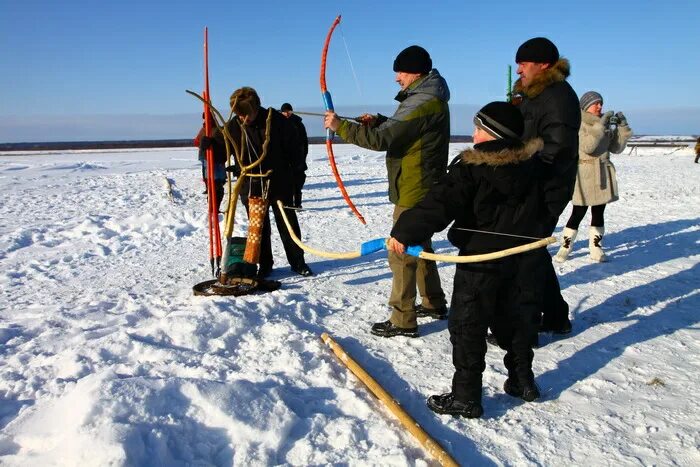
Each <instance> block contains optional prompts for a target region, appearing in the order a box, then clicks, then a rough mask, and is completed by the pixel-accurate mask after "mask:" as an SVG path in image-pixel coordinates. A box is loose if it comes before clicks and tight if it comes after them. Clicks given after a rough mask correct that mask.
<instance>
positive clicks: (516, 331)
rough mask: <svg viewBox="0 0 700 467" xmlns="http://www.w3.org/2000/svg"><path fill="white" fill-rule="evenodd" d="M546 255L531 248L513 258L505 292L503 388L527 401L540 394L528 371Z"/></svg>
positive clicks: (530, 365)
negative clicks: (507, 332)
mask: <svg viewBox="0 0 700 467" xmlns="http://www.w3.org/2000/svg"><path fill="white" fill-rule="evenodd" d="M548 259H549V258H548V255H547V253H546V251H544V250H535V251H532V252H529V253H524V254H522V255H520V256H519V257H516V258H514V265H513V271H514V272H515V275H514V278H513V279H512V281H511V283H510V286H509V288H508V291H507V292H504V295H506V296H508V303H509V305H508V307H507V316H508V318H507V321H508V322H509V323H510V326H511V330H512V333H511V335H510V338H511V340H510V342H507V344H506V355H505V357H504V358H503V363H504V364H505V366H506V368H507V369H508V379H507V380H506V382H505V384H504V386H503V389H504V390H505V392H506V393H508V394H510V395H511V396H514V397H520V398H522V399H524V400H526V401H528V402H530V401H533V400H535V399H537V398H538V397H539V396H540V393H539V389H538V388H537V385H536V384H535V377H534V374H533V372H532V360H533V358H534V352H533V350H532V347H533V344H534V343H535V342H536V341H537V327H538V323H539V315H540V309H541V307H542V290H541V287H542V278H543V275H544V273H545V272H546V267H545V266H546V263H547V262H548Z"/></svg>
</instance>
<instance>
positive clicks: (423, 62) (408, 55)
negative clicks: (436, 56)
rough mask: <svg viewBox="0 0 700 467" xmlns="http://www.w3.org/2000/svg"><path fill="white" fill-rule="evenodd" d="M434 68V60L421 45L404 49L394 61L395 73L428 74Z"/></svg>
mask: <svg viewBox="0 0 700 467" xmlns="http://www.w3.org/2000/svg"><path fill="white" fill-rule="evenodd" d="M432 68H433V60H432V59H431V58H430V54H429V53H428V51H427V50H425V49H424V48H423V47H421V46H419V45H412V46H410V47H406V48H405V49H403V50H402V51H401V52H400V53H399V54H398V55H397V56H396V60H394V71H396V72H399V71H403V72H404V73H421V74H425V73H428V72H429V71H430V70H431V69H432Z"/></svg>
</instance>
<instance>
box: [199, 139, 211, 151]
mask: <svg viewBox="0 0 700 467" xmlns="http://www.w3.org/2000/svg"><path fill="white" fill-rule="evenodd" d="M213 145H214V138H212V137H211V136H202V137H201V138H199V147H200V148H201V149H209V148H210V147H212V146H213Z"/></svg>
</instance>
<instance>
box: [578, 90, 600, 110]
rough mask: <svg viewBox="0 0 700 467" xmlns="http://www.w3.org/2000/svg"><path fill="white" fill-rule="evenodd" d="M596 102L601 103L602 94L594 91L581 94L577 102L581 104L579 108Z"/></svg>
mask: <svg viewBox="0 0 700 467" xmlns="http://www.w3.org/2000/svg"><path fill="white" fill-rule="evenodd" d="M596 102H600V103H601V105H602V104H603V96H601V95H600V94H598V93H597V92H595V91H588V92H587V93H586V94H584V95H583V96H581V99H579V103H580V104H581V110H584V111H585V110H586V109H587V108H589V107H590V106H592V105H593V104H595V103H596Z"/></svg>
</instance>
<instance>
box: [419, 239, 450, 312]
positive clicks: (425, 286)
mask: <svg viewBox="0 0 700 467" xmlns="http://www.w3.org/2000/svg"><path fill="white" fill-rule="evenodd" d="M421 246H422V247H423V250H424V251H426V252H428V253H433V252H434V250H433V245H432V242H431V241H430V240H428V241H427V242H425V243H423V244H421ZM416 285H417V286H418V293H419V294H420V296H421V305H420V307H419V308H421V309H423V310H424V313H427V314H429V313H430V310H439V312H438V314H442V312H443V310H444V311H446V308H447V301H446V300H445V292H443V291H442V283H441V282H440V273H439V272H438V268H437V265H436V264H435V261H428V260H425V259H418V265H417V267H416ZM433 313H435V312H433Z"/></svg>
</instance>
